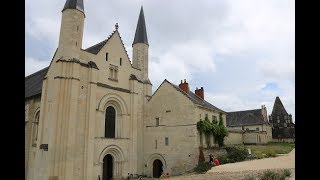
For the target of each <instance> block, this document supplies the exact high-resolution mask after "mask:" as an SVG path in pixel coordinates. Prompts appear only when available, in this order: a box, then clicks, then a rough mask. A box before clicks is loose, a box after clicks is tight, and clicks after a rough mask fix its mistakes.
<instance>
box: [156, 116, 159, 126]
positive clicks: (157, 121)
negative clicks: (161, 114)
mask: <svg viewBox="0 0 320 180" xmlns="http://www.w3.org/2000/svg"><path fill="white" fill-rule="evenodd" d="M156 126H159V118H156Z"/></svg>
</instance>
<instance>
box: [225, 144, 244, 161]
mask: <svg viewBox="0 0 320 180" xmlns="http://www.w3.org/2000/svg"><path fill="white" fill-rule="evenodd" d="M226 151H227V153H228V155H227V157H228V158H229V159H231V160H232V161H233V162H239V161H243V160H245V159H246V158H247V156H248V155H249V153H248V151H247V149H246V148H245V147H244V146H233V147H226Z"/></svg>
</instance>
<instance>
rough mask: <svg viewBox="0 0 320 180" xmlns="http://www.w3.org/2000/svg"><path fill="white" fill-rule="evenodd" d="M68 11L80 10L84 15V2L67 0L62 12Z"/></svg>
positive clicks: (81, 0)
mask: <svg viewBox="0 0 320 180" xmlns="http://www.w3.org/2000/svg"><path fill="white" fill-rule="evenodd" d="M66 9H78V10H79V11H81V12H83V13H84V7H83V0H67V1H66V4H65V5H64V8H63V9H62V12H63V11H64V10H66Z"/></svg>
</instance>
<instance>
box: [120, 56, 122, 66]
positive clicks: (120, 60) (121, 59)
mask: <svg viewBox="0 0 320 180" xmlns="http://www.w3.org/2000/svg"><path fill="white" fill-rule="evenodd" d="M121 65H122V58H120V66H121Z"/></svg>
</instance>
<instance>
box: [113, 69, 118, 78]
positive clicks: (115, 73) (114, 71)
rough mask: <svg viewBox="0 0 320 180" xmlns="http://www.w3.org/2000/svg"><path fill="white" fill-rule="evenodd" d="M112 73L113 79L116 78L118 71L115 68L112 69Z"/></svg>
mask: <svg viewBox="0 0 320 180" xmlns="http://www.w3.org/2000/svg"><path fill="white" fill-rule="evenodd" d="M113 73H114V74H113V75H114V77H113V79H115V80H117V79H118V71H117V70H113Z"/></svg>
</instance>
